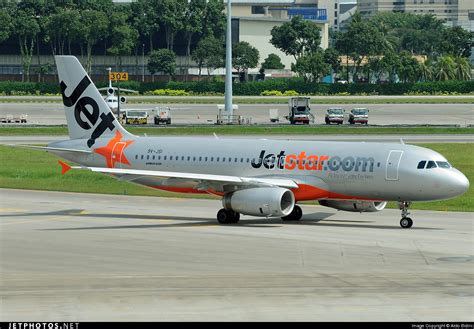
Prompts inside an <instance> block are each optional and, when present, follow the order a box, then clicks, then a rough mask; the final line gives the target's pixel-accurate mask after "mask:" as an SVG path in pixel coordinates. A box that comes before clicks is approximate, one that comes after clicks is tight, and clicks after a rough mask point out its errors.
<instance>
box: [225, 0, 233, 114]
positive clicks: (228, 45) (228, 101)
mask: <svg viewBox="0 0 474 329" xmlns="http://www.w3.org/2000/svg"><path fill="white" fill-rule="evenodd" d="M231 7H232V1H231V0H227V37H226V42H225V112H226V113H227V121H228V122H229V121H230V120H232V115H233V108H232V27H231V24H232V11H231Z"/></svg>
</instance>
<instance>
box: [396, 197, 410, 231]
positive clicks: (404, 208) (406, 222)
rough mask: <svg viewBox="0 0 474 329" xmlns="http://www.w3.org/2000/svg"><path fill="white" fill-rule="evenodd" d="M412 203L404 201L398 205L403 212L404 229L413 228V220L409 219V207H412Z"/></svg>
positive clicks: (401, 222)
mask: <svg viewBox="0 0 474 329" xmlns="http://www.w3.org/2000/svg"><path fill="white" fill-rule="evenodd" d="M410 204H411V202H408V201H402V202H399V203H398V207H399V208H400V210H401V211H402V219H401V220H400V226H401V227H402V228H410V227H412V226H413V220H412V219H411V218H410V217H408V215H409V214H410V212H409V211H408V207H409V206H410Z"/></svg>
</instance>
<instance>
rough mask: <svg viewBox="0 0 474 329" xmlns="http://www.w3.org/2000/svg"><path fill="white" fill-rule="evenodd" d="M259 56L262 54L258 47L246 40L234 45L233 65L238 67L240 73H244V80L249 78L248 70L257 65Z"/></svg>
mask: <svg viewBox="0 0 474 329" xmlns="http://www.w3.org/2000/svg"><path fill="white" fill-rule="evenodd" d="M259 57H260V54H259V52H258V50H257V48H255V47H252V46H251V45H250V44H249V43H248V42H246V41H240V42H238V43H236V44H233V45H232V66H233V67H235V68H236V69H237V72H239V75H240V74H241V73H244V75H245V78H244V80H247V77H246V75H247V74H246V73H247V70H248V69H249V68H253V67H257V65H258V60H259Z"/></svg>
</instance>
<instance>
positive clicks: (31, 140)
mask: <svg viewBox="0 0 474 329" xmlns="http://www.w3.org/2000/svg"><path fill="white" fill-rule="evenodd" d="M189 137H191V136H189ZM192 137H194V138H199V137H209V136H194V135H193V136H192ZM218 137H219V138H223V139H224V138H242V139H261V138H266V139H279V140H281V139H284V140H312V141H361V142H364V141H365V142H385V143H400V142H401V140H402V141H403V142H404V143H473V142H474V135H473V134H459V135H454V134H431V135H398V134H393V135H269V136H264V135H233V136H230V135H223V136H218ZM66 139H69V136H0V144H47V143H50V142H53V141H60V140H66Z"/></svg>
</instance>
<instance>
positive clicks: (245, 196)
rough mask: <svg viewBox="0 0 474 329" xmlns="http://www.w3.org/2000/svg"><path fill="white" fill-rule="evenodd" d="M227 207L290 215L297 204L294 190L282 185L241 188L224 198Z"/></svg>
mask: <svg viewBox="0 0 474 329" xmlns="http://www.w3.org/2000/svg"><path fill="white" fill-rule="evenodd" d="M222 204H223V206H224V208H225V209H229V210H233V211H235V212H238V213H241V214H245V215H251V216H259V217H269V216H278V217H283V216H288V215H289V214H290V213H291V212H292V211H293V207H294V206H295V196H294V195H293V192H291V191H290V190H287V189H285V188H281V187H259V188H249V189H246V190H239V191H235V192H232V193H228V194H226V195H225V196H224V197H223V198H222Z"/></svg>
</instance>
